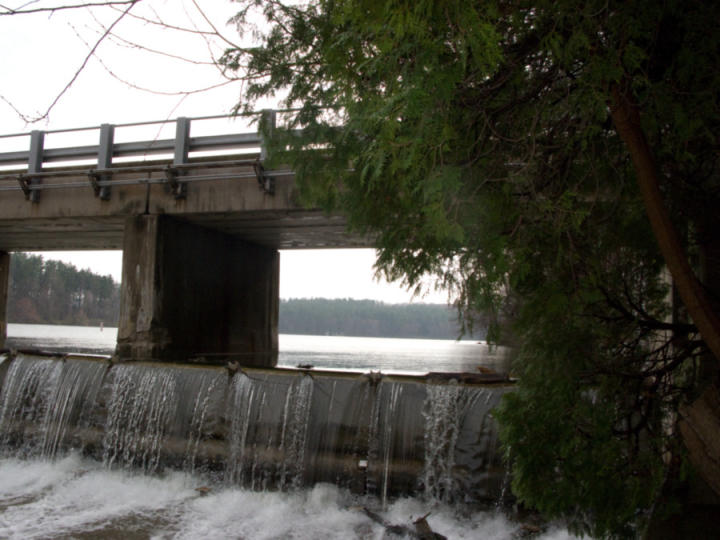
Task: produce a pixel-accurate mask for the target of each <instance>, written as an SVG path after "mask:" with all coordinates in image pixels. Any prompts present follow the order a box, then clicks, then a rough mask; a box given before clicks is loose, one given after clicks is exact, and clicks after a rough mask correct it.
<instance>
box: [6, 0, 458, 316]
mask: <svg viewBox="0 0 720 540" xmlns="http://www.w3.org/2000/svg"><path fill="white" fill-rule="evenodd" d="M26 3H27V4H28V8H36V7H41V6H45V5H52V4H53V2H43V1H40V2H36V3H33V2H27V1H26V0H25V1H13V2H7V1H5V2H3V3H2V4H3V5H9V7H13V8H17V7H19V6H21V5H23V4H26ZM64 3H65V2H62V1H60V2H55V3H54V4H56V5H62V4H64ZM202 4H203V7H204V9H207V10H209V11H208V12H206V14H207V15H208V16H209V17H210V19H211V20H212V21H213V24H214V25H215V26H216V28H217V29H218V30H220V31H221V32H222V33H224V34H226V37H227V38H228V39H229V40H231V41H233V42H237V41H238V40H239V37H238V36H237V33H236V32H235V30H234V28H233V27H232V26H229V25H227V24H226V23H225V21H227V20H228V19H229V18H230V17H231V16H232V15H233V14H234V12H235V10H236V9H237V5H236V4H233V3H232V2H230V1H228V0H215V1H214V2H212V3H208V2H204V3H202ZM152 10H155V11H156V12H157V13H159V14H160V16H161V17H162V18H163V20H165V21H166V22H170V23H171V24H176V25H178V26H184V27H188V26H192V24H195V25H196V26H197V28H199V29H206V28H209V26H208V24H207V23H204V22H203V20H202V16H201V15H200V14H199V13H198V12H197V10H196V8H195V7H194V5H193V3H192V1H187V0H172V1H171V0H146V1H144V2H141V3H139V4H138V5H137V6H136V7H135V8H133V11H132V12H131V13H136V14H137V15H141V16H146V17H152V16H153V11H152ZM94 13H95V15H94V17H93V16H92V15H91V14H90V13H89V12H88V11H87V10H73V11H67V12H56V13H54V14H52V15H48V14H47V13H45V14H39V15H22V16H18V15H13V16H0V50H2V51H3V53H2V55H0V73H2V79H1V81H2V82H0V135H2V134H9V133H24V132H28V131H30V130H32V129H45V130H50V129H65V128H75V127H85V126H96V125H98V126H99V125H100V124H102V123H129V122H140V121H147V120H160V119H164V118H175V117H178V116H190V117H193V116H206V115H217V114H227V113H229V112H230V110H231V109H232V107H233V106H234V105H235V103H236V102H237V100H239V99H241V95H242V87H241V85H240V83H238V82H236V81H235V82H232V83H229V84H227V85H225V86H222V87H220V88H216V89H214V90H208V91H206V92H201V93H197V94H192V95H158V94H155V93H149V92H145V91H141V90H138V89H136V88H131V87H130V86H129V85H128V84H126V83H130V84H132V85H134V86H137V87H143V88H149V89H152V90H154V91H156V92H157V91H161V92H168V93H173V92H178V91H188V90H194V89H199V88H206V87H208V86H212V85H216V84H219V83H221V82H223V80H224V79H223V78H222V77H221V76H220V74H219V73H218V70H217V68H215V67H214V66H209V65H201V64H191V63H187V62H183V61H178V60H173V59H171V58H169V57H167V56H161V55H155V54H152V53H149V52H147V51H139V50H137V49H133V48H130V47H128V46H127V44H123V42H121V41H119V40H109V39H106V40H105V41H103V42H102V43H101V44H100V46H99V47H98V49H97V51H96V52H97V54H96V56H95V57H92V58H90V60H89V61H88V63H87V66H86V67H85V69H84V70H83V71H82V72H81V73H80V75H79V76H78V77H77V79H76V80H75V81H74V83H73V84H72V85H71V86H70V88H69V89H68V91H67V92H66V93H65V94H64V95H63V96H62V97H61V98H60V100H59V102H58V103H57V105H56V106H55V107H54V108H53V109H52V111H51V112H50V115H49V117H48V118H47V119H45V120H42V121H41V122H39V123H34V124H28V123H26V122H25V121H24V120H23V119H22V118H21V117H20V116H19V114H18V112H17V111H15V110H13V107H14V108H15V109H17V110H19V112H20V113H22V114H24V115H26V116H37V115H38V113H44V112H45V111H46V109H47V108H48V107H49V106H50V104H51V103H52V101H53V99H55V97H56V96H57V95H58V94H59V93H60V92H61V91H62V89H63V88H64V87H65V86H66V85H67V84H68V82H69V81H70V80H71V79H72V77H73V75H74V74H75V72H76V71H77V70H78V68H79V67H80V65H81V64H82V62H83V60H84V58H85V56H86V55H87V53H88V51H89V46H91V45H92V44H94V42H95V41H96V40H97V37H98V36H99V32H101V31H102V30H100V26H99V24H100V23H102V24H105V25H108V24H110V23H112V21H113V20H114V19H115V18H117V16H118V13H117V12H116V11H111V10H107V9H105V10H101V11H98V10H95V12H94ZM189 21H191V22H189ZM113 32H114V33H115V34H117V35H118V36H120V37H121V38H124V39H126V40H128V41H132V42H138V43H141V44H142V45H144V46H145V47H147V48H151V49H157V50H162V51H165V52H167V53H171V54H173V55H177V56H182V57H184V58H191V59H193V60H195V61H201V62H207V61H208V60H209V59H210V57H211V56H210V51H212V52H213V54H215V55H218V54H219V52H220V51H221V50H222V49H223V48H224V47H225V46H226V44H225V43H222V42H221V41H220V40H217V39H215V40H214V41H210V42H207V41H206V40H205V39H203V38H202V37H201V36H199V35H197V34H193V33H187V32H186V33H180V32H173V31H169V30H162V29H159V28H158V27H157V26H155V25H152V24H149V23H147V22H143V21H139V20H133V19H130V18H127V17H126V18H125V19H123V20H122V21H120V22H119V23H118V24H117V26H115V27H114V30H113ZM98 58H99V60H100V61H102V63H104V64H105V66H106V67H103V66H102V64H101V62H100V61H99V60H98ZM110 72H112V73H110ZM113 75H114V76H113ZM118 78H119V79H122V80H123V81H126V82H125V83H123V82H121V81H119V80H118ZM8 102H9V103H8ZM10 103H11V104H12V106H11V105H10ZM272 105H273V104H272V103H270V102H268V103H265V104H263V106H272ZM211 124H212V125H208V126H207V127H206V129H209V130H210V132H214V133H217V132H218V131H216V130H222V129H224V130H228V129H232V130H236V131H249V130H250V128H248V127H246V126H243V125H242V122H239V121H235V122H227V121H222V122H215V123H211ZM152 129H155V130H157V128H152ZM193 133H195V132H193ZM195 134H198V133H195ZM203 134H209V133H203ZM136 136H137V135H135V134H134V133H127V135H126V137H128V138H135V137H136ZM141 137H142V138H145V136H141ZM116 140H117V141H120V140H123V139H122V134H121V133H120V130H118V134H117V136H116ZM17 144H18V141H17V140H14V139H0V152H2V151H12V150H18V149H21V148H18V147H17V146H13V145H17ZM72 144H93V143H92V142H86V141H82V142H79V141H78V142H75V141H73V142H70V143H68V142H67V141H66V140H64V139H63V136H60V135H49V136H48V137H47V138H46V147H52V146H68V145H72ZM43 255H44V256H45V258H54V259H59V260H63V261H65V262H69V263H71V264H74V265H75V266H77V267H78V268H81V269H82V268H89V269H91V270H92V271H94V272H97V273H100V274H103V275H107V274H110V275H112V276H113V277H114V278H115V279H116V280H117V281H119V280H120V273H121V262H122V253H121V252H48V253H44V254H43ZM374 260H375V255H374V251H373V250H347V249H343V250H307V251H283V252H281V259H280V268H281V270H280V296H281V297H282V298H308V297H325V298H358V299H362V298H370V299H374V300H382V301H385V302H392V303H402V302H410V301H411V300H413V299H412V296H411V293H410V292H408V291H406V290H404V289H403V288H402V287H400V286H399V285H392V284H388V283H386V282H384V281H382V282H380V283H378V282H377V281H375V279H374V271H373V268H372V266H373V263H374ZM446 300H447V298H446V294H445V293H444V292H432V293H429V294H427V295H426V296H425V297H423V298H420V299H415V300H414V301H423V302H438V303H440V302H445V301H446Z"/></svg>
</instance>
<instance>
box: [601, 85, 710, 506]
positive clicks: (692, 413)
mask: <svg viewBox="0 0 720 540" xmlns="http://www.w3.org/2000/svg"><path fill="white" fill-rule="evenodd" d="M610 113H611V116H612V120H613V123H614V124H615V129H616V130H617V132H618V135H619V136H620V138H621V139H622V140H623V142H624V143H625V145H626V146H627V148H628V151H629V153H630V157H631V159H632V162H633V165H634V167H635V172H636V174H637V180H638V184H639V186H640V192H641V194H642V198H643V201H644V203H645V210H646V212H647V215H648V218H649V220H650V224H651V226H652V230H653V233H654V235H655V238H656V240H657V242H658V245H659V246H660V252H661V253H662V256H663V258H664V259H665V264H667V267H668V269H669V270H670V274H671V275H672V278H673V282H674V284H675V286H676V287H677V291H678V294H679V296H680V298H681V299H682V302H683V304H684V305H685V309H686V310H687V313H688V315H689V316H690V318H692V320H693V322H694V323H695V325H696V326H697V328H698V331H699V332H700V336H701V337H702V339H703V341H704V342H705V344H706V345H707V347H708V349H709V350H710V352H711V353H712V355H713V356H714V364H715V365H716V366H717V365H718V363H719V362H720V318H719V317H718V315H717V314H716V313H715V311H714V310H713V306H712V304H711V303H710V300H709V298H708V295H707V294H706V292H705V289H704V288H703V286H702V284H701V283H700V281H699V280H698V278H697V276H696V275H695V273H694V272H693V269H692V268H691V267H690V263H689V262H688V258H687V255H686V254H685V251H684V249H683V247H682V244H681V243H680V238H679V236H678V234H677V231H676V230H675V228H674V226H673V224H672V222H671V220H670V213H669V212H668V209H667V207H666V206H665V204H664V202H663V199H662V194H661V192H660V174H659V172H658V169H657V165H656V163H655V159H654V157H653V155H652V152H651V151H650V147H649V145H648V143H647V140H646V138H645V134H644V132H643V130H642V127H641V125H640V113H639V111H638V107H637V105H636V104H635V103H634V102H633V101H632V100H631V99H629V98H628V96H627V95H624V94H623V93H622V92H621V89H620V87H619V86H618V85H615V86H614V87H613V88H612V95H611V107H610ZM708 382H713V381H708ZM680 415H681V419H680V422H679V427H680V433H681V434H682V437H683V441H684V443H685V445H686V447H687V449H688V452H689V457H690V461H691V463H692V464H693V466H694V467H695V469H696V470H697V472H698V473H699V474H700V476H701V477H702V478H703V479H704V480H705V482H707V484H708V485H709V486H710V487H711V488H712V490H713V491H714V492H715V493H717V494H718V495H720V458H719V457H718V456H720V397H719V396H718V390H717V387H716V386H715V385H714V384H710V386H709V387H708V388H707V389H706V390H705V392H704V393H703V394H702V395H701V396H700V398H699V399H698V400H696V401H695V402H694V403H692V404H691V405H689V406H685V407H683V408H682V409H681V411H680Z"/></svg>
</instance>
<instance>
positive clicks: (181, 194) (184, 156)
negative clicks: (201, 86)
mask: <svg viewBox="0 0 720 540" xmlns="http://www.w3.org/2000/svg"><path fill="white" fill-rule="evenodd" d="M189 151H190V119H189V118H186V117H184V116H181V117H180V118H178V119H177V120H176V121H175V152H174V155H173V164H172V167H168V169H167V170H166V171H165V174H166V176H167V180H168V183H169V184H170V189H171V190H172V193H173V195H174V196H175V198H176V199H184V198H185V197H186V196H187V184H186V183H184V182H178V176H182V175H183V174H184V173H185V172H184V171H183V170H178V168H177V167H178V165H185V164H186V163H187V161H188V153H189Z"/></svg>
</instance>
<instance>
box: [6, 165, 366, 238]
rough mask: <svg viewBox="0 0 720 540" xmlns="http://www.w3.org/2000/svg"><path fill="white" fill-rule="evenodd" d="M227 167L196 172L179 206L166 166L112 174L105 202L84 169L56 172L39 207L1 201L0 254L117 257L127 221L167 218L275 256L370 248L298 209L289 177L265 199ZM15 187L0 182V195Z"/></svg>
mask: <svg viewBox="0 0 720 540" xmlns="http://www.w3.org/2000/svg"><path fill="white" fill-rule="evenodd" d="M228 163H229V165H226V166H222V162H218V161H217V160H214V161H213V163H212V164H208V167H207V168H203V167H202V166H200V165H198V164H196V166H195V168H194V169H193V171H192V177H188V178H189V180H188V181H187V183H186V184H185V185H186V186H187V187H186V194H185V196H184V197H183V198H175V197H174V196H173V194H172V193H171V190H170V188H169V186H168V184H167V181H166V177H165V175H166V173H165V171H164V170H163V169H162V166H163V165H166V164H165V163H156V164H155V170H152V171H148V172H144V170H143V169H144V168H146V167H147V165H143V164H130V165H128V166H125V167H124V168H125V169H127V170H128V172H121V173H114V174H113V176H112V184H111V186H110V191H109V199H107V200H103V199H101V198H99V197H97V196H96V195H95V194H94V192H93V189H92V187H91V184H90V182H89V180H88V175H87V173H86V169H83V168H78V167H75V168H64V169H56V170H55V171H58V172H61V173H62V174H63V175H62V176H56V177H48V178H44V179H43V184H42V185H43V189H42V191H41V193H40V196H39V201H38V202H36V203H31V202H29V201H28V200H26V198H25V196H24V194H23V192H22V191H21V190H20V189H16V190H14V191H7V192H4V193H3V196H2V197H0V250H3V251H51V250H91V249H93V250H95V249H122V245H123V232H124V227H125V218H126V217H128V216H134V215H170V216H174V217H178V218H180V219H183V220H185V221H187V222H189V223H192V224H194V225H198V226H201V227H207V228H210V229H213V230H216V231H219V232H222V233H225V234H229V235H231V236H234V237H236V238H239V239H242V240H245V241H248V242H253V243H256V244H260V245H263V246H267V247H272V248H274V249H314V248H333V247H346V248H347V247H370V246H371V242H370V241H369V240H368V239H367V238H361V237H357V236H355V237H354V236H351V235H349V234H348V233H347V232H346V230H345V219H344V218H343V217H341V216H338V215H334V216H329V215H326V214H325V213H323V212H322V211H319V210H316V209H307V208H303V207H302V206H301V205H300V204H299V203H298V202H297V200H298V196H297V191H296V186H295V180H294V177H293V176H292V175H291V174H287V175H285V176H278V177H277V178H274V193H272V194H271V193H268V192H267V191H265V190H263V189H261V188H260V186H259V185H258V182H257V180H256V178H255V176H254V171H253V168H252V167H250V166H248V165H247V164H244V165H233V164H232V163H233V162H232V161H231V160H228ZM210 165H212V166H210ZM133 168H135V169H137V170H138V171H140V172H134V171H133ZM206 178H209V179H206ZM193 179H197V180H195V181H193ZM180 180H181V181H182V177H181V178H180ZM14 187H17V185H16V184H14V183H13V181H11V180H2V181H0V189H2V188H5V189H10V188H14Z"/></svg>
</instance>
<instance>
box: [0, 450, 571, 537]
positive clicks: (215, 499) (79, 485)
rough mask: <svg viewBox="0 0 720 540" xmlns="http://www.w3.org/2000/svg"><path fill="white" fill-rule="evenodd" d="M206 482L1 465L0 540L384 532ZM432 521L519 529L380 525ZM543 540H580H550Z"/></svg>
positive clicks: (295, 501) (309, 492)
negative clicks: (420, 523)
mask: <svg viewBox="0 0 720 540" xmlns="http://www.w3.org/2000/svg"><path fill="white" fill-rule="evenodd" d="M199 487H208V484H206V482H205V480H204V479H203V478H202V477H199V476H192V475H189V474H183V473H171V474H168V475H164V476H162V477H155V476H147V475H141V474H136V473H132V472H129V471H127V470H107V469H104V468H103V467H102V466H101V465H100V464H99V463H96V462H93V461H88V460H84V459H82V458H80V457H78V456H77V455H70V456H68V457H65V458H63V459H60V460H57V461H55V462H50V461H44V460H30V461H23V460H17V459H11V458H10V459H2V460H0V512H1V513H0V538H8V539H33V538H37V539H39V538H78V537H81V538H98V539H100V538H102V539H105V538H118V539H119V538H123V539H124V538H156V539H170V538H172V539H196V538H203V539H210V538H212V539H216V538H237V539H247V540H255V539H257V540H270V539H286V538H293V539H297V540H306V539H307V540H320V539H334V538H342V539H352V538H357V539H377V540H381V539H382V538H384V535H385V529H384V528H383V527H382V526H381V525H379V524H378V523H375V522H374V521H373V520H371V519H370V518H369V517H368V516H367V515H366V514H365V513H364V511H363V510H362V506H363V505H372V502H373V501H368V500H363V499H358V498H356V497H354V496H352V495H351V494H349V493H348V492H346V491H344V490H341V489H339V488H337V487H335V486H332V485H329V484H318V485H316V486H315V487H313V488H311V489H304V490H298V491H294V492H290V493H278V492H253V491H248V490H243V489H239V488H235V487H232V488H229V487H226V486H212V485H210V486H209V487H210V491H209V492H208V493H207V494H206V495H202V494H201V493H200V492H199V491H197V489H196V488H199ZM428 512H431V514H430V516H429V517H428V518H427V519H428V523H429V524H430V526H431V527H432V528H433V530H435V531H436V532H438V533H440V534H443V535H445V536H447V537H448V538H449V539H477V538H483V539H487V540H494V539H497V540H500V539H508V538H510V537H512V535H513V534H515V533H516V532H517V531H518V530H519V528H520V526H521V525H520V524H517V523H511V522H509V521H508V520H507V519H506V518H504V517H503V516H501V515H500V514H495V513H489V512H478V513H475V514H471V515H463V516H462V517H461V516H459V515H458V514H457V512H456V511H455V510H454V509H453V508H451V507H448V506H428V505H426V504H425V503H423V502H422V501H420V500H418V499H413V498H405V499H400V500H397V501H395V502H393V503H392V504H390V506H389V507H388V509H387V510H386V511H385V512H380V511H378V513H379V515H381V517H382V518H383V519H384V520H385V521H386V522H388V523H391V524H393V525H405V526H410V527H411V526H412V521H413V520H414V519H417V518H418V517H420V516H423V515H425V514H427V513H428ZM538 538H542V539H544V540H564V539H568V538H573V537H572V536H570V535H568V534H567V532H565V531H563V530H557V529H554V530H548V531H546V532H545V534H543V535H542V536H539V537H538Z"/></svg>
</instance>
